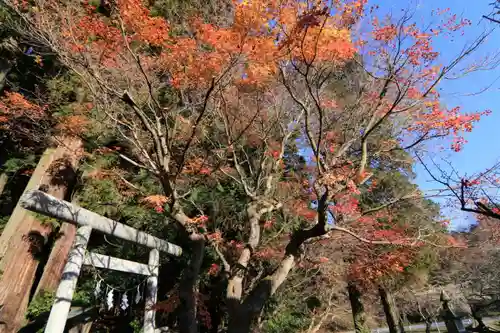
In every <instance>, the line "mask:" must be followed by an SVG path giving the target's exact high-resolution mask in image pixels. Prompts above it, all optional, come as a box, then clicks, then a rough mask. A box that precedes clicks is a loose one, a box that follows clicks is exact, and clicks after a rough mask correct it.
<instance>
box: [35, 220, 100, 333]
mask: <svg viewBox="0 0 500 333" xmlns="http://www.w3.org/2000/svg"><path fill="white" fill-rule="evenodd" d="M91 232H92V228H91V227H90V226H83V227H80V228H78V230H77V232H76V238H75V243H74V245H73V248H72V249H71V251H70V253H69V255H68V261H67V262H66V265H65V266H64V269H63V273H62V277H61V282H60V283H59V287H58V288H57V291H56V299H55V302H54V305H53V306H52V309H51V310H50V315H49V319H48V321H47V326H46V328H45V332H50V333H58V332H61V333H62V332H64V326H66V319H67V318H68V313H69V309H70V308H71V300H72V299H73V293H74V292H75V288H76V283H77V281H78V276H80V270H81V269H82V265H83V258H84V257H85V249H86V248H87V244H88V242H89V238H90V233H91Z"/></svg>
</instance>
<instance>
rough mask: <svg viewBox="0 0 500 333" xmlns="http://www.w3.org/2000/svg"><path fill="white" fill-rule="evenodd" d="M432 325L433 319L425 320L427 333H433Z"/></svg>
mask: <svg viewBox="0 0 500 333" xmlns="http://www.w3.org/2000/svg"><path fill="white" fill-rule="evenodd" d="M431 326H432V322H431V321H426V322H425V333H431Z"/></svg>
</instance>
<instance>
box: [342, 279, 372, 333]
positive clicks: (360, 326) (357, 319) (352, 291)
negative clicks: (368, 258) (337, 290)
mask: <svg viewBox="0 0 500 333" xmlns="http://www.w3.org/2000/svg"><path fill="white" fill-rule="evenodd" d="M347 291H348V293H349V301H350V302H351V309H352V319H353V321H354V330H355V332H356V333H370V329H369V328H368V326H367V325H366V313H365V307H364V306H363V303H362V302H361V291H360V290H359V289H358V287H357V286H356V285H355V284H354V283H353V282H349V283H348V284H347Z"/></svg>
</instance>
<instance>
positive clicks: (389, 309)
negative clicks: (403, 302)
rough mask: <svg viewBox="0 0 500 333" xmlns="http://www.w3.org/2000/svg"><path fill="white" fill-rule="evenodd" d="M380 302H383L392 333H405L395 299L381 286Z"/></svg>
mask: <svg viewBox="0 0 500 333" xmlns="http://www.w3.org/2000/svg"><path fill="white" fill-rule="evenodd" d="M378 291H379V295H380V300H381V302H382V307H383V308H384V313H385V318H386V321H387V326H388V327H389V332H390V333H404V331H402V330H401V328H402V327H404V326H403V325H402V323H401V320H400V318H399V315H398V310H397V308H396V305H395V304H394V299H393V298H392V295H391V294H390V292H389V291H388V290H387V289H385V288H384V287H382V286H380V287H379V289H378Z"/></svg>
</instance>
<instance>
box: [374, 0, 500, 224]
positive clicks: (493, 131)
mask: <svg viewBox="0 0 500 333" xmlns="http://www.w3.org/2000/svg"><path fill="white" fill-rule="evenodd" d="M492 1H493V0H478V1H472V0H417V1H416V2H415V0H414V2H413V3H414V5H416V6H417V12H416V13H417V15H416V18H417V19H418V20H421V22H425V23H427V21H428V20H430V19H431V18H430V11H431V10H432V9H436V8H440V9H443V8H450V9H451V12H452V13H456V14H457V15H458V16H463V17H464V18H467V19H469V20H471V21H472V25H471V26H470V27H468V28H467V29H466V33H465V35H464V36H460V37H459V38H456V39H455V40H442V41H440V42H439V43H437V45H436V48H437V51H439V52H440V53H441V55H442V56H443V60H446V58H452V57H453V56H454V55H456V54H457V53H459V52H460V50H461V49H462V47H463V45H464V43H465V42H467V41H469V42H470V41H472V40H474V38H475V37H476V36H478V35H479V34H481V33H482V32H483V31H485V30H486V29H491V28H494V27H495V24H494V23H491V22H489V21H487V20H485V19H482V15H484V14H488V13H490V12H491V11H492V8H491V7H490V6H489V3H491V2H492ZM375 2H376V3H378V4H380V7H381V8H385V9H384V10H392V11H393V12H394V13H397V11H398V10H400V9H401V8H403V7H404V6H406V5H407V4H408V1H405V0H399V1H398V0H379V1H377V0H373V3H375ZM497 30H498V31H494V32H493V33H492V34H491V36H490V37H489V38H488V40H487V42H486V43H485V44H484V45H483V46H482V48H481V49H480V50H479V52H478V53H477V54H476V55H474V56H473V58H474V59H480V58H481V57H484V56H486V55H494V54H497V53H499V52H500V45H499V41H500V25H499V26H498V29H497ZM445 62H446V61H444V63H445ZM495 80H497V81H495ZM489 86H490V87H489ZM486 87H489V89H488V90H487V91H485V92H482V93H480V94H477V95H473V96H467V94H471V93H476V92H480V91H482V90H483V89H485V88H486ZM441 88H442V89H443V90H442V91H440V92H441V95H442V96H443V97H444V102H445V104H446V105H447V106H449V107H454V106H457V105H460V106H462V110H463V111H464V112H474V111H480V110H485V109H490V110H491V111H492V114H491V115H490V116H488V117H485V118H484V119H483V120H482V121H481V122H479V123H478V124H477V125H476V126H475V127H474V130H473V132H472V133H469V134H468V135H466V139H467V140H468V143H467V144H466V145H465V147H464V149H463V150H462V151H461V152H460V153H454V152H449V151H448V152H440V151H439V149H437V147H429V150H430V155H431V156H432V158H433V159H434V160H435V161H436V162H440V160H441V159H442V158H446V159H448V160H449V161H451V162H452V164H453V166H454V167H455V169H457V170H458V171H459V172H460V173H461V174H469V175H470V174H473V173H476V172H479V171H481V170H483V169H485V168H487V167H488V166H490V165H492V164H493V163H494V162H495V161H497V160H498V159H499V158H500V149H499V148H498V147H499V146H500V91H499V88H500V66H498V67H497V68H494V69H491V70H485V71H481V72H476V73H474V74H472V75H470V76H466V77H464V78H462V79H460V80H447V81H444V82H443V83H442V85H441ZM441 144H443V143H441ZM436 146H437V144H436ZM442 163H443V162H442V160H441V163H440V164H442ZM416 172H417V183H418V184H419V185H420V186H421V188H422V189H424V190H428V189H435V188H436V187H437V186H436V184H435V183H433V182H431V180H430V177H429V176H428V174H427V173H426V171H425V170H423V168H422V167H421V166H417V167H416ZM443 212H444V213H445V214H447V215H448V216H450V217H452V226H453V227H455V228H457V227H462V226H464V225H467V224H468V223H470V221H471V218H470V217H469V216H467V215H465V214H464V213H460V212H457V211H456V210H455V211H453V210H449V209H444V210H443Z"/></svg>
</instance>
